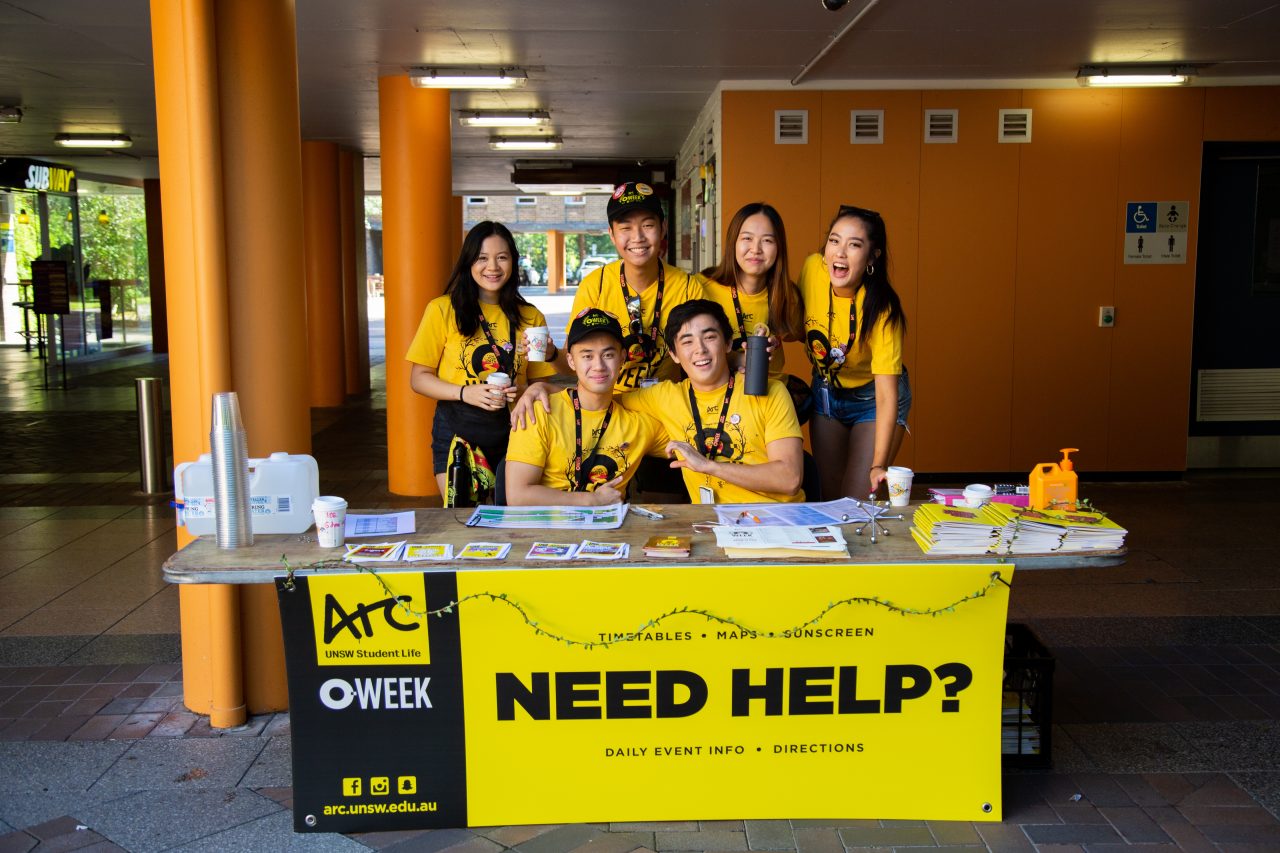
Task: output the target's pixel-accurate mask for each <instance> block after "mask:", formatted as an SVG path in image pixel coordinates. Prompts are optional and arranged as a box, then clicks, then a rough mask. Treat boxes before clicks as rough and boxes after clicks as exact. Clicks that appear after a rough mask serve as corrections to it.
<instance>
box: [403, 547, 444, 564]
mask: <svg viewBox="0 0 1280 853" xmlns="http://www.w3.org/2000/svg"><path fill="white" fill-rule="evenodd" d="M404 559H405V560H406V561H408V562H410V563H417V562H419V561H422V560H452V559H453V546H452V545H406V546H405V548H404Z"/></svg>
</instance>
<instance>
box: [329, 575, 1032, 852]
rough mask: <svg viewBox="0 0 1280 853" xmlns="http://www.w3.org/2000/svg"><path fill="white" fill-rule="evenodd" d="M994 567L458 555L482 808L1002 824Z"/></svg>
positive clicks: (562, 816) (566, 816)
mask: <svg viewBox="0 0 1280 853" xmlns="http://www.w3.org/2000/svg"><path fill="white" fill-rule="evenodd" d="M997 570H998V571H999V572H1000V574H1001V576H1002V578H1003V580H1004V581H1012V577H1013V566H1011V565H1008V564H1000V565H937V564H934V565H899V566H760V565H747V566H743V565H738V566H727V567H672V568H662V569H655V568H613V567H610V568H596V567H591V568H589V569H585V568H576V567H575V568H572V569H542V570H538V571H483V572H481V571H476V572H459V573H458V574H457V576H456V577H457V590H458V597H459V599H460V600H462V601H463V604H462V605H461V606H460V607H459V608H458V611H459V630H460V639H461V643H460V645H461V651H462V679H463V695H464V697H465V731H466V777H467V814H468V818H467V822H468V823H469V824H471V825H473V826H484V825H494V824H521V823H546V822H549V821H550V822H557V823H560V822H574V821H602V820H607V821H631V820H694V819H702V820H713V819H739V818H744V817H747V818H806V817H811V818H839V817H842V818H900V819H920V818H928V819H934V820H970V821H974V820H977V821H981V820H999V819H1000V817H1001V805H1000V766H1001V765H1000V722H1001V693H1002V690H1001V682H1002V653H1003V638H1004V628H1005V618H1006V614H1007V608H1008V591H1009V588H1008V586H1006V585H1005V584H1003V583H999V582H994V581H993V580H992V572H993V571H997ZM313 583H314V580H313ZM978 592H984V594H982V595H976V596H975V595H973V594H975V593H978ZM480 593H493V594H498V595H504V596H505V597H506V598H507V600H508V601H510V602H515V603H518V604H519V610H517V609H516V608H513V607H511V606H509V605H507V604H505V603H500V602H492V601H488V600H485V599H484V598H480V599H471V600H467V596H469V595H476V594H480ZM969 596H973V597H972V598H969V600H964V599H966V598H967V597H969ZM956 602H962V603H960V604H958V605H957V606H955V607H954V609H950V610H944V612H941V613H937V614H936V615H913V614H911V613H904V612H902V611H903V610H908V611H933V610H937V609H939V608H948V607H949V606H950V605H952V604H955V603H956ZM521 611H522V612H523V614H524V616H525V617H527V618H528V620H529V621H530V622H532V623H533V624H532V625H531V624H528V623H526V621H525V618H523V617H522V615H521ZM672 611H678V612H672ZM690 611H704V613H695V612H690ZM663 614H667V615H665V616H664V615H663ZM722 620H723V621H722ZM535 631H542V632H545V633H547V634H551V635H553V636H554V637H555V638H558V639H553V638H551V637H547V636H538V635H536V634H535ZM771 633H772V635H773V636H770V634H771ZM566 640H569V641H580V642H589V643H600V642H606V643H611V645H609V646H607V647H596V648H584V647H582V646H580V645H576V644H574V643H571V642H566Z"/></svg>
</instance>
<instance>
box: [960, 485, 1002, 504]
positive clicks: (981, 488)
mask: <svg viewBox="0 0 1280 853" xmlns="http://www.w3.org/2000/svg"><path fill="white" fill-rule="evenodd" d="M993 494H995V490H994V489H992V488H991V487H990V486H986V485H983V484H982V483H971V484H970V485H968V486H965V487H964V503H965V506H967V507H969V508H970V509H978V508H979V507H981V506H982V505H983V504H986V503H990V502H991V496H992V495H993Z"/></svg>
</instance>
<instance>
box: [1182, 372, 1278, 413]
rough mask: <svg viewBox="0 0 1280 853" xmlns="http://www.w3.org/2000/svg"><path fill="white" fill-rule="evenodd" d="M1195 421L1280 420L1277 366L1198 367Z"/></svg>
mask: <svg viewBox="0 0 1280 853" xmlns="http://www.w3.org/2000/svg"><path fill="white" fill-rule="evenodd" d="M1197 377H1198V381H1197V382H1196V388H1197V393H1196V420H1197V421H1280V368H1266V369H1240V370H1201V371H1198V373H1197Z"/></svg>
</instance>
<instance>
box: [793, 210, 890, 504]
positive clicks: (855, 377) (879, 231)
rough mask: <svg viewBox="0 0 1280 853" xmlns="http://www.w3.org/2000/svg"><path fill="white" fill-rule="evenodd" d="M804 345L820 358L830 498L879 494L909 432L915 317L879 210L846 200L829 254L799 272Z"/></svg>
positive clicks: (819, 401)
mask: <svg viewBox="0 0 1280 853" xmlns="http://www.w3.org/2000/svg"><path fill="white" fill-rule="evenodd" d="M800 294H801V297H802V298H803V299H804V326H805V338H804V341H805V349H806V351H807V352H808V354H809V360H810V362H812V364H813V397H814V415H813V420H812V421H811V423H810V427H809V430H810V431H809V436H810V439H811V440H812V442H813V453H814V456H815V457H817V458H818V459H821V460H823V466H822V469H823V471H824V472H826V471H830V472H832V473H831V475H829V476H825V477H823V483H822V497H823V499H824V500H833V499H835V498H837V497H840V496H843V495H848V496H851V497H859V498H860V497H862V496H863V495H864V494H867V493H868V487H870V493H871V494H875V491H876V489H877V488H879V486H880V483H881V482H882V481H883V480H884V478H885V475H886V473H887V469H888V467H889V465H891V464H892V463H893V457H894V456H895V455H896V454H897V452H898V448H899V446H901V444H902V437H903V435H904V434H905V432H906V426H907V412H908V411H909V410H910V408H911V386H910V384H909V382H908V381H907V370H906V368H905V367H903V365H902V338H903V334H904V333H905V331H906V325H907V321H906V317H905V316H904V315H903V313H902V303H901V301H900V300H899V299H898V294H897V293H895V292H894V290H893V285H891V284H890V283H889V244H888V237H887V235H886V233H885V225H884V220H883V219H882V218H881V217H880V214H879V213H876V212H875V211H874V210H867V209H866V208H861V207H851V206H841V207H840V210H839V211H838V212H837V213H836V216H835V219H833V220H832V222H831V227H830V228H828V229H827V241H826V246H825V248H824V250H823V252H822V254H813V255H810V256H809V257H808V258H806V259H805V263H804V268H803V270H802V271H801V273H800Z"/></svg>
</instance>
